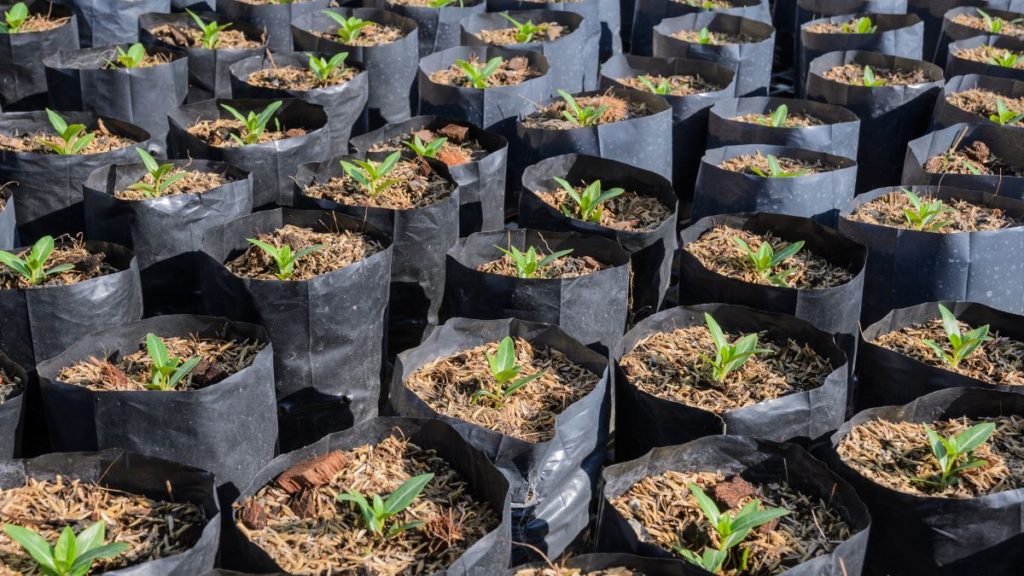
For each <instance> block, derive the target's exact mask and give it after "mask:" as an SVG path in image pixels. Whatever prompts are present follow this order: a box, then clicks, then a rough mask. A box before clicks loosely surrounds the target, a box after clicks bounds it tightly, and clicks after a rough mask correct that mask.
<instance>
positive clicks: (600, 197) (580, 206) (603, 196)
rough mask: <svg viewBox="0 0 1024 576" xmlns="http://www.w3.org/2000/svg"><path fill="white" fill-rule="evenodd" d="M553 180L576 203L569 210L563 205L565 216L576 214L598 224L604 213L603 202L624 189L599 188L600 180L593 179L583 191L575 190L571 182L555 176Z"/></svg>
mask: <svg viewBox="0 0 1024 576" xmlns="http://www.w3.org/2000/svg"><path fill="white" fill-rule="evenodd" d="M555 182H557V183H558V185H559V186H561V187H562V190H565V193H566V194H568V195H569V198H572V201H573V202H575V203H576V206H575V210H570V209H568V208H565V207H563V208H562V213H563V214H565V215H566V216H569V217H572V216H573V215H576V214H578V215H579V219H580V220H583V221H584V222H592V223H594V224H600V222H601V216H602V215H603V214H604V203H605V202H607V201H609V200H611V199H613V198H617V197H618V196H621V195H622V194H623V193H624V192H625V190H623V189H622V188H609V189H608V190H603V191H602V190H601V181H600V180H594V181H593V182H591V183H590V184H588V185H587V187H586V188H584V189H583V193H582V194H580V193H578V192H576V188H574V187H573V185H572V184H569V183H568V182H566V181H565V180H563V179H561V178H558V177H557V176H556V177H555Z"/></svg>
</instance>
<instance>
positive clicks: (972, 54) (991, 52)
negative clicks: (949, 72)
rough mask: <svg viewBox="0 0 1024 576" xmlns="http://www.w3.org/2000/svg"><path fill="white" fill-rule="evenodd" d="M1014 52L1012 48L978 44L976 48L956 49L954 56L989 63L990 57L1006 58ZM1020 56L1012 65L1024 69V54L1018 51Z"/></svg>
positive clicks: (1017, 68)
mask: <svg viewBox="0 0 1024 576" xmlns="http://www.w3.org/2000/svg"><path fill="white" fill-rule="evenodd" d="M1012 53H1013V51H1012V50H1006V49H1004V48H996V47H994V46H976V47H974V48H960V49H958V50H956V52H955V53H954V56H956V57H957V58H960V59H961V60H970V61H972V62H983V63H985V64H988V63H989V60H990V59H993V58H1006V57H1007V56H1009V55H1010V54H1012ZM1018 56H1020V57H1019V58H1018V59H1017V62H1016V63H1014V65H1013V66H1012V67H1013V68H1014V69H1015V70H1024V55H1021V54H1019V53H1018Z"/></svg>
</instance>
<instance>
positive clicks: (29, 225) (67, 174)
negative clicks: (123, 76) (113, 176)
mask: <svg viewBox="0 0 1024 576" xmlns="http://www.w3.org/2000/svg"><path fill="white" fill-rule="evenodd" d="M61 116H62V117H63V118H64V120H65V121H66V122H67V123H68V124H69V125H70V124H84V125H85V126H86V129H87V130H89V131H93V130H96V129H97V128H98V127H99V122H100V121H102V122H103V125H104V126H106V128H107V130H109V131H110V132H111V133H112V134H115V135H117V136H121V137H123V138H127V139H128V140H133V141H134V145H129V146H125V147H124V148H118V149H117V150H111V151H110V152H102V153H99V154H82V155H75V156H65V155H62V154H57V153H53V152H49V153H35V152H15V151H13V150H6V149H0V183H4V182H13V184H11V186H10V189H11V191H12V192H14V204H15V208H17V211H16V212H15V213H16V214H17V217H18V232H19V233H20V234H21V240H22V242H25V243H29V242H35V241H36V240H37V239H38V238H39V237H41V236H45V235H47V234H49V235H52V236H59V235H61V234H68V233H76V232H81V231H82V230H83V226H84V221H83V214H82V184H83V183H84V182H85V179H86V178H88V177H89V174H90V173H91V172H92V171H93V170H95V169H97V168H99V167H101V166H106V165H108V164H121V163H126V162H134V161H135V160H136V159H137V158H138V157H139V156H138V154H137V153H136V152H135V146H139V147H141V148H146V147H147V146H148V145H149V133H148V132H146V131H145V130H143V129H142V128H139V127H137V126H133V125H131V124H129V123H127V122H123V121H121V120H115V119H114V118H107V117H104V116H97V115H95V114H92V113H90V112H63V113H61ZM14 131H17V132H19V133H22V134H25V133H28V134H32V133H35V132H43V133H47V134H53V133H54V132H53V128H52V127H51V126H50V121H49V120H48V119H47V115H46V112H43V111H39V112H9V113H5V114H0V132H4V133H9V132H14Z"/></svg>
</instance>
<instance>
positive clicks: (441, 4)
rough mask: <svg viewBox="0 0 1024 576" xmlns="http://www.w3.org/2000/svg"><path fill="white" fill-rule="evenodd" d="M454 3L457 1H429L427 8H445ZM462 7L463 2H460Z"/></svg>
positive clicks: (460, 0)
mask: <svg viewBox="0 0 1024 576" xmlns="http://www.w3.org/2000/svg"><path fill="white" fill-rule="evenodd" d="M454 3H455V0H429V2H427V6H430V7H431V8H444V7H445V6H449V5H451V4H454ZM462 6H463V3H462V0H459V7H460V8H461V7H462Z"/></svg>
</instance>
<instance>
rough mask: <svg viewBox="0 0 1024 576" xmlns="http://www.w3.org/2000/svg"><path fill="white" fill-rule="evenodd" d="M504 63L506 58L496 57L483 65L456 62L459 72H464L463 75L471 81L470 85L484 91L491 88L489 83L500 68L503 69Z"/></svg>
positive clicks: (463, 61) (462, 61) (464, 61)
mask: <svg viewBox="0 0 1024 576" xmlns="http://www.w3.org/2000/svg"><path fill="white" fill-rule="evenodd" d="M504 62H505V59H504V58H502V57H501V56H495V57H494V58H491V59H490V60H488V61H487V63H486V64H483V65H478V64H474V63H473V62H468V61H466V60H462V59H459V60H456V61H455V65H456V66H458V68H459V70H462V73H463V74H464V75H465V76H466V79H467V80H469V82H470V84H472V85H473V88H478V89H481V90H483V89H484V88H487V87H488V86H490V84H488V83H487V81H488V80H489V79H490V77H491V76H494V73H495V72H497V71H498V68H501V65H502V64H503V63H504Z"/></svg>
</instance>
